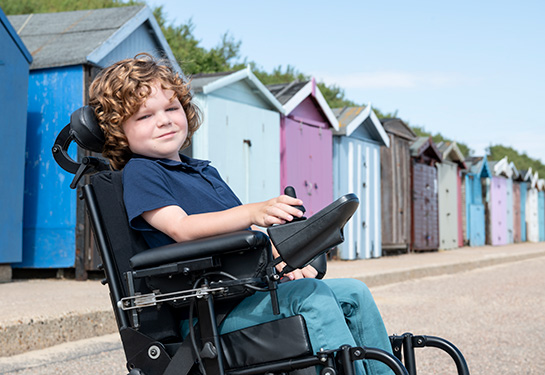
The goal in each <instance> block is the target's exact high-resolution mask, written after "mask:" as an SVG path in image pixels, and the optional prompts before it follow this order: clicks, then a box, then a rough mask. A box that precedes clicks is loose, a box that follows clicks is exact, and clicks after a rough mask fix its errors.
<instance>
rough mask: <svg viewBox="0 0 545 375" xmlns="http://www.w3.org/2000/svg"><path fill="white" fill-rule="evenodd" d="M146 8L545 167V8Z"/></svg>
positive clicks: (462, 0)
mask: <svg viewBox="0 0 545 375" xmlns="http://www.w3.org/2000/svg"><path fill="white" fill-rule="evenodd" d="M147 3H148V4H149V5H150V6H152V7H154V6H158V5H163V7H164V10H165V14H166V16H167V19H168V20H169V21H170V22H173V23H175V24H181V23H184V22H186V21H187V20H188V19H189V18H191V19H192V20H193V23H194V25H195V30H194V34H195V36H196V38H197V39H199V40H200V41H201V45H202V46H203V47H206V48H210V47H213V46H216V45H217V44H218V43H219V42H220V39H221V36H222V35H223V34H224V33H225V32H227V31H228V32H229V33H230V34H231V35H232V36H233V37H234V38H235V40H240V41H241V42H242V45H241V55H242V56H243V57H246V58H247V59H248V61H255V62H256V63H257V64H258V65H260V66H262V67H263V68H264V69H266V70H267V71H271V70H272V69H273V68H274V67H276V66H279V65H282V66H286V65H288V64H289V65H291V66H294V67H295V68H296V69H297V70H299V71H301V72H303V73H305V74H308V75H312V76H314V77H316V79H317V80H318V81H324V82H326V83H328V84H336V85H338V86H339V87H341V88H343V89H344V90H345V94H346V97H347V98H348V99H351V100H353V101H355V102H357V103H361V104H367V103H371V104H372V105H373V106H374V107H377V108H379V109H380V110H382V111H383V112H393V111H396V110H397V111H398V116H399V117H401V118H402V119H404V120H406V121H408V122H409V123H410V124H411V125H418V126H423V127H424V128H425V129H426V130H428V131H430V132H433V133H435V132H440V133H441V134H443V135H444V136H445V137H447V138H451V139H454V140H456V141H460V142H464V143H466V144H467V145H468V146H469V147H471V148H472V149H473V150H474V151H475V154H476V155H482V154H483V153H484V150H485V148H486V147H487V146H489V145H491V144H502V145H506V146H511V147H513V148H515V149H517V150H518V151H519V152H526V153H527V154H528V155H529V156H531V157H533V158H537V159H540V160H541V161H542V162H545V116H543V115H542V114H541V109H542V108H543V107H544V106H545V105H544V104H545V103H544V101H545V94H544V91H545V1H541V0H540V1H538V0H533V1H532V0H520V1H517V2H515V1H502V0H496V1H491V0H484V1H478V0H473V1H466V0H458V1H436V0H435V1H422V0H414V1H401V0H396V1H389V0H381V1H372V2H371V1H363V0H361V1H344V0H337V1H335V2H332V1H328V2H326V1H320V0H314V1H307V0H301V1H296V0H291V1H285V0H278V1H239V0H231V1H224V0H208V1H191V2H188V1H185V0H150V1H147ZM182 66H183V65H182Z"/></svg>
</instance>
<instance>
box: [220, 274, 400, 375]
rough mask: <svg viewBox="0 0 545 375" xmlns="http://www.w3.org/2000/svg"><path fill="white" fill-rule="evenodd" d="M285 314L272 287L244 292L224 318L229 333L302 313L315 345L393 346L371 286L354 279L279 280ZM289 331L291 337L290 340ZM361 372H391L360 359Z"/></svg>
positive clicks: (222, 329)
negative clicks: (274, 305) (275, 301)
mask: <svg viewBox="0 0 545 375" xmlns="http://www.w3.org/2000/svg"><path fill="white" fill-rule="evenodd" d="M278 299H279V302H280V315H274V314H273V311H272V307H271V299H270V295H269V293H263V292H258V293H255V294H253V295H251V296H249V297H247V298H245V299H244V300H243V301H242V302H241V303H240V304H238V305H237V306H236V307H235V308H234V310H233V311H232V312H231V313H230V314H229V315H228V316H227V317H226V318H225V320H224V321H223V323H222V325H221V327H220V332H221V333H228V332H232V331H236V330H238V329H242V328H246V327H250V326H254V325H257V324H260V323H264V322H268V321H272V320H276V319H280V318H284V317H288V316H292V315H296V314H301V315H302V316H303V317H304V318H305V321H306V324H307V329H308V333H309V337H310V342H311V344H312V348H313V350H314V351H315V352H318V351H319V350H320V349H321V348H323V349H337V348H339V347H341V346H342V345H345V344H348V345H350V346H367V347H374V348H380V349H383V350H386V351H388V352H390V353H391V352H392V349H391V346H390V341H389V339H388V334H387V333H386V329H385V327H384V323H383V321H382V318H381V316H380V312H379V310H378V308H377V306H376V304H375V301H374V299H373V296H372V295H371V292H370V291H369V289H368V288H367V286H366V285H365V284H364V283H362V282H361V281H358V280H354V279H331V280H315V279H300V280H294V281H289V282H286V283H281V284H279V286H278ZM288 340H290V337H286V341H288ZM355 367H356V372H357V374H358V375H364V374H366V375H385V374H388V375H390V374H392V372H391V370H390V369H389V368H388V367H386V366H385V365H384V364H382V363H380V362H377V361H373V360H369V361H356V362H355Z"/></svg>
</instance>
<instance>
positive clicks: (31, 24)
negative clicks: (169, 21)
mask: <svg viewBox="0 0 545 375" xmlns="http://www.w3.org/2000/svg"><path fill="white" fill-rule="evenodd" d="M8 18H9V20H10V22H11V23H12V24H13V26H14V28H15V29H16V30H17V33H18V34H19V36H20V37H21V38H22V39H23V41H24V43H25V45H26V46H27V48H28V49H29V51H30V53H31V54H32V56H33V59H34V61H33V62H32V65H31V66H30V69H31V70H33V69H43V68H52V67H60V66H69V65H80V64H92V65H97V66H101V67H102V65H101V62H102V60H103V59H104V58H105V57H107V56H108V54H109V53H110V52H112V50H114V49H115V48H116V47H117V46H119V45H120V44H121V43H122V42H123V41H125V39H126V38H127V36H128V35H130V34H131V33H132V32H134V31H135V30H136V29H137V28H138V27H140V26H141V25H143V24H145V25H146V26H147V27H148V28H149V31H150V33H151V34H152V35H153V36H154V38H155V39H156V40H157V44H158V48H159V49H160V50H159V51H157V53H158V55H163V56H165V57H167V58H169V60H170V61H171V62H172V64H173V65H174V68H175V69H176V70H177V71H179V72H181V69H180V67H179V66H178V65H177V63H176V59H175V58H174V55H173V54H172V51H171V50H170V47H169V45H168V43H167V41H166V39H165V38H164V36H163V34H162V32H161V28H160V27H159V25H158V24H157V21H156V20H155V17H154V16H153V13H152V11H151V10H150V9H149V8H148V7H147V6H129V7H117V8H104V9H90V10H78V11H73V12H57V13H41V14H22V15H15V16H9V17H8ZM106 63H107V64H109V63H111V61H107V62H106Z"/></svg>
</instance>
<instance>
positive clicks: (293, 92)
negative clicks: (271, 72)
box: [267, 78, 339, 130]
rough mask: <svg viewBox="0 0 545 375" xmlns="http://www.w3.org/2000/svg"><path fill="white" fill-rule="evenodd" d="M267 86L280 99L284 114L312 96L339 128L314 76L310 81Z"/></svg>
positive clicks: (329, 119)
mask: <svg viewBox="0 0 545 375" xmlns="http://www.w3.org/2000/svg"><path fill="white" fill-rule="evenodd" d="M267 88H268V89H269V90H270V92H271V93H272V94H273V95H274V96H275V97H276V98H277V99H278V101H279V102H280V103H282V106H283V107H284V114H285V115H289V114H290V113H291V112H292V111H293V110H294V109H295V108H296V107H297V106H298V105H299V104H301V103H302V102H303V100H305V99H306V98H308V97H309V96H312V97H313V98H314V99H315V100H316V102H317V103H318V106H319V107H320V109H321V110H322V112H323V113H324V115H325V116H326V118H327V119H328V121H329V123H330V124H331V126H332V127H333V129H335V130H339V122H338V121H337V118H336V117H335V114H334V113H333V111H332V110H331V108H330V107H329V105H328V104H327V101H326V100H325V98H324V96H323V95H322V93H321V91H320V89H319V88H318V87H317V86H316V80H315V79H314V78H312V79H311V80H310V81H305V82H299V81H293V82H289V83H280V84H274V85H268V86H267Z"/></svg>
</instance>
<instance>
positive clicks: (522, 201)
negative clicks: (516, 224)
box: [519, 182, 527, 242]
mask: <svg viewBox="0 0 545 375" xmlns="http://www.w3.org/2000/svg"><path fill="white" fill-rule="evenodd" d="M519 186H520V201H519V208H520V241H521V242H526V238H527V236H526V197H527V190H526V183H525V182H521V183H520V184H519Z"/></svg>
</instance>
